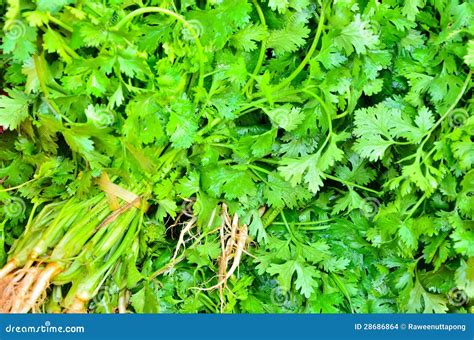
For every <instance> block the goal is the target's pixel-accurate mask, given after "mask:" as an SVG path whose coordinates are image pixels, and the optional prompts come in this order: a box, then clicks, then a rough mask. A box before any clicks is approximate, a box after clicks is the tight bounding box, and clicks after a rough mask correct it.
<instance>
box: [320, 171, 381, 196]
mask: <svg viewBox="0 0 474 340" xmlns="http://www.w3.org/2000/svg"><path fill="white" fill-rule="evenodd" d="M324 176H325V177H327V178H329V179H332V180H333V181H336V182H339V183H342V184H344V185H346V186H348V187H355V188H359V189H361V190H365V191H368V192H372V193H374V194H377V195H380V191H376V190H373V189H370V188H367V187H364V186H362V185H358V184H356V183H352V182H348V181H344V180H342V179H340V178H337V177H334V176H331V175H329V174H326V173H325V174H324Z"/></svg>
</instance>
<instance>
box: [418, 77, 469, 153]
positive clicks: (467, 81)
mask: <svg viewBox="0 0 474 340" xmlns="http://www.w3.org/2000/svg"><path fill="white" fill-rule="evenodd" d="M471 76H472V70H470V71H469V73H468V74H467V77H466V80H465V81H464V84H463V86H462V88H461V90H460V91H459V94H458V96H457V97H456V99H455V100H454V102H453V103H452V104H451V106H450V107H449V108H448V110H447V111H446V112H445V113H444V115H442V116H441V117H440V119H438V121H437V122H436V123H435V125H433V127H432V128H431V129H430V130H429V131H428V132H427V133H426V134H425V138H424V139H423V141H422V142H421V144H420V147H419V150H421V149H423V146H424V145H425V143H426V142H427V141H428V139H429V138H430V136H431V134H432V133H433V131H434V130H436V128H437V127H438V126H439V125H440V124H441V123H442V122H443V120H445V119H446V117H448V116H449V114H450V113H451V112H452V111H453V110H454V109H455V108H456V105H458V103H459V101H460V100H461V98H462V96H463V95H464V92H465V91H466V89H467V86H468V85H469V82H470V80H471Z"/></svg>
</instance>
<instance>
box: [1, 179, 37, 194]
mask: <svg viewBox="0 0 474 340" xmlns="http://www.w3.org/2000/svg"><path fill="white" fill-rule="evenodd" d="M38 179H39V178H33V179H30V180H29V181H26V182H25V183H21V184H19V185H17V186H14V187H10V188H6V189H2V190H0V192H7V191H13V190H17V189H20V188H22V187H24V186H25V185H27V184H30V183H31V182H34V181H37V180H38Z"/></svg>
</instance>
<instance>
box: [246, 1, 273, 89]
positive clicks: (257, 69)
mask: <svg viewBox="0 0 474 340" xmlns="http://www.w3.org/2000/svg"><path fill="white" fill-rule="evenodd" d="M252 2H253V4H254V6H255V9H256V10H257V14H258V17H259V18H260V23H261V24H262V26H263V28H264V29H265V32H266V31H267V23H266V20H265V15H263V11H262V8H261V7H260V5H259V4H258V2H257V1H255V0H253V1H252ZM265 50H266V42H265V38H264V39H263V40H262V46H260V53H259V55H258V60H257V65H255V68H254V70H253V72H252V75H251V76H250V79H249V80H248V81H247V83H246V84H245V86H244V87H243V88H242V93H245V92H246V93H247V96H249V95H250V92H249V91H250V90H251V88H252V85H253V82H254V81H255V77H256V76H257V74H259V72H260V69H261V68H262V65H263V60H264V59H265Z"/></svg>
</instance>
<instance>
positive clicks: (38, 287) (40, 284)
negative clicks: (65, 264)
mask: <svg viewBox="0 0 474 340" xmlns="http://www.w3.org/2000/svg"><path fill="white" fill-rule="evenodd" d="M60 271H61V268H60V267H59V265H57V264H56V263H50V264H48V265H47V266H46V268H45V269H44V270H43V271H42V272H41V273H40V274H39V275H38V279H37V280H36V284H35V285H34V286H33V288H32V291H31V294H30V296H29V298H28V300H27V301H26V303H25V304H24V305H23V306H21V308H19V309H18V310H17V311H15V312H16V313H28V312H29V311H30V310H32V309H33V308H34V307H35V305H36V303H37V301H38V300H39V299H40V297H41V295H42V294H43V292H44V291H45V289H46V288H48V286H49V283H50V280H51V278H52V277H53V276H55V275H56V274H58V273H59V272H60Z"/></svg>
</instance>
